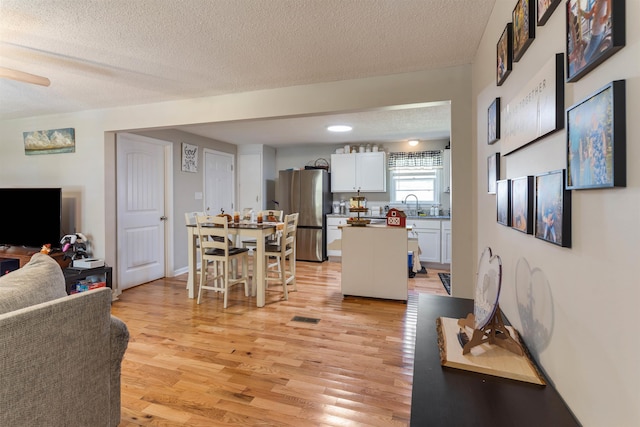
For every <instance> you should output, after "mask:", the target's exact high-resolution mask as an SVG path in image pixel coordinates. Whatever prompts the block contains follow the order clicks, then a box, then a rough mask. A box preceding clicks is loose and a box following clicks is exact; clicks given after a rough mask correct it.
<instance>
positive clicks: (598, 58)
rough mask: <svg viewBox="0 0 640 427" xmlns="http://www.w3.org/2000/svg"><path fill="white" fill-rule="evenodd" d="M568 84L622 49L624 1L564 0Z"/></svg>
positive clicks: (623, 43) (623, 39) (623, 38)
mask: <svg viewBox="0 0 640 427" xmlns="http://www.w3.org/2000/svg"><path fill="white" fill-rule="evenodd" d="M566 19H567V81H568V82H576V81H578V80H580V79H581V78H582V77H584V76H585V75H586V74H587V73H589V72H590V71H591V70H593V69H594V68H596V67H597V66H598V65H600V64H602V63H603V62H604V61H605V60H606V59H607V58H609V57H610V56H611V55H613V54H614V53H616V52H617V51H619V50H620V49H622V48H623V47H624V45H625V0H616V1H612V0H567V11H566Z"/></svg>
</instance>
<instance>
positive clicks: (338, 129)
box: [327, 125, 353, 132]
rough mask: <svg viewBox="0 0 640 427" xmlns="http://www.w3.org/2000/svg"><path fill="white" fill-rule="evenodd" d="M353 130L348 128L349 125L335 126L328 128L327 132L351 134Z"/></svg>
mask: <svg viewBox="0 0 640 427" xmlns="http://www.w3.org/2000/svg"><path fill="white" fill-rule="evenodd" d="M352 129H353V128H352V127H351V126H347V125H333V126H329V127H327V130H328V131H329V132H349V131H350V130H352Z"/></svg>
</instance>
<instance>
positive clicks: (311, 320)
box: [291, 316, 320, 323]
mask: <svg viewBox="0 0 640 427" xmlns="http://www.w3.org/2000/svg"><path fill="white" fill-rule="evenodd" d="M291 321H292V322H304V323H318V322H319V321H320V319H314V318H313V317H302V316H294V317H293V319H291Z"/></svg>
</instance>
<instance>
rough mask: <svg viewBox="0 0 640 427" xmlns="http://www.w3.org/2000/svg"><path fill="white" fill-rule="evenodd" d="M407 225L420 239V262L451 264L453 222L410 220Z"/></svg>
mask: <svg viewBox="0 0 640 427" xmlns="http://www.w3.org/2000/svg"><path fill="white" fill-rule="evenodd" d="M407 223H408V224H411V225H412V226H413V231H414V233H415V235H417V237H418V246H420V251H421V253H420V261H424V262H434V263H438V264H451V221H449V220H440V219H410V220H407Z"/></svg>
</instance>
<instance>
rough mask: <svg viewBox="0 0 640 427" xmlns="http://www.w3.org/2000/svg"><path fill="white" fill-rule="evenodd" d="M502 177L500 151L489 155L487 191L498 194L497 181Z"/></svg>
mask: <svg viewBox="0 0 640 427" xmlns="http://www.w3.org/2000/svg"><path fill="white" fill-rule="evenodd" d="M499 179H500V153H494V154H492V155H490V156H489V157H487V193H489V194H496V181H498V180H499Z"/></svg>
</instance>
